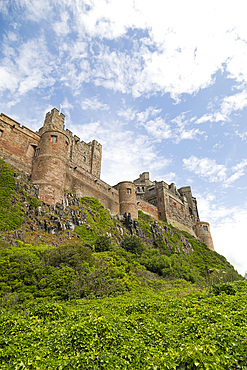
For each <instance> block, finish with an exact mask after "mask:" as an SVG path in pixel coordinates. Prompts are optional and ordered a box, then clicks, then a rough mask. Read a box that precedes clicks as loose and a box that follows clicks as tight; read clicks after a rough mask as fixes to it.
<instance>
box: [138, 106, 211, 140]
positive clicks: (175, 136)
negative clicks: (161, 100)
mask: <svg viewBox="0 0 247 370" xmlns="http://www.w3.org/2000/svg"><path fill="white" fill-rule="evenodd" d="M158 113H160V110H158V109H153V110H149V109H147V110H146V111H144V112H141V113H138V114H137V117H138V120H139V121H140V123H139V125H141V126H143V127H145V129H146V131H147V133H148V134H149V135H151V136H153V137H154V138H156V139H157V140H158V141H161V140H165V139H172V140H173V141H174V142H175V143H177V144H178V143H179V142H180V141H181V140H193V139H197V137H198V136H199V135H204V134H205V132H204V131H200V130H199V129H198V128H190V127H191V124H193V121H194V118H192V119H190V120H189V119H186V118H185V114H184V113H182V114H181V115H179V116H177V117H175V118H174V119H173V120H171V121H170V122H169V123H167V122H166V121H165V120H164V119H163V118H162V117H159V116H158V117H155V118H154V119H152V120H147V119H148V118H149V116H150V115H152V116H155V115H157V114H158Z"/></svg>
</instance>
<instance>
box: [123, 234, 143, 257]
mask: <svg viewBox="0 0 247 370" xmlns="http://www.w3.org/2000/svg"><path fill="white" fill-rule="evenodd" d="M121 247H122V248H124V249H125V250H126V251H127V252H131V253H134V254H139V255H140V254H142V252H143V251H144V250H145V249H146V246H145V244H144V243H143V242H142V241H141V239H140V238H138V237H136V236H126V237H125V238H124V239H123V240H122V242H121Z"/></svg>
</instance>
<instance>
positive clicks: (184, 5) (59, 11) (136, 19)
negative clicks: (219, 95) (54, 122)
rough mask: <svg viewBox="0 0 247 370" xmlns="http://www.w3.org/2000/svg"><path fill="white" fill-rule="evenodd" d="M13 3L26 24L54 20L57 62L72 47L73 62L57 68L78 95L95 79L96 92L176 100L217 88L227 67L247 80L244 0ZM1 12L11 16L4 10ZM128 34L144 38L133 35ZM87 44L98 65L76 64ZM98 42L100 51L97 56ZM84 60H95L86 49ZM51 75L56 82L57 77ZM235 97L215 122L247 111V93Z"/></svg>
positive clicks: (22, 0)
mask: <svg viewBox="0 0 247 370" xmlns="http://www.w3.org/2000/svg"><path fill="white" fill-rule="evenodd" d="M14 4H15V5H16V9H19V10H20V12H21V13H23V14H24V17H25V16H26V17H27V19H31V20H32V21H36V22H38V21H40V20H41V19H43V18H44V19H48V20H49V22H50V24H51V25H52V26H51V27H53V30H54V31H55V34H56V36H57V37H58V39H57V41H58V42H57V46H55V50H54V54H53V57H55V55H56V51H57V50H58V49H59V50H60V52H61V54H62V55H64V56H66V48H67V57H68V59H67V60H66V61H63V62H62V63H61V65H60V68H59V69H58V70H57V72H58V74H59V73H60V81H61V82H63V83H65V84H66V86H70V87H71V88H72V89H73V90H74V91H76V93H78V89H81V87H82V84H83V83H84V82H88V81H89V80H91V81H93V82H94V83H95V85H96V86H104V87H106V88H108V89H112V90H114V91H120V92H122V93H129V92H131V93H132V94H133V96H134V97H138V96H140V95H141V94H154V93H156V92H162V93H166V92H168V93H170V94H171V96H172V97H173V98H174V99H176V100H178V99H179V97H180V96H181V94H183V93H187V94H193V93H196V92H197V91H199V90H200V89H203V88H205V87H208V86H209V85H212V84H213V83H214V81H215V79H214V75H215V73H216V72H217V71H219V70H223V69H225V70H226V71H227V73H228V74H229V77H230V78H233V79H235V80H236V81H237V82H239V83H243V82H247V66H246V64H245V63H243V62H242V61H243V60H246V56H247V43H246V41H247V32H246V20H245V17H244V16H243V14H245V2H244V1H241V0H240V1H238V6H236V5H235V4H233V3H232V2H230V1H227V2H226V1H222V0H218V1H217V2H215V1H213V0H208V1H207V2H200V3H199V2H198V1H195V0H188V1H186V2H185V1H181V0H174V1H172V2H164V1H163V0H154V1H153V2H150V1H148V0H125V1H124V2H119V1H113V0H100V1H99V0H97V1H95V0H90V1H84V2H81V1H79V0H70V1H69V2H68V1H65V0H61V1H59V2H55V1H53V0H43V1H39V0H15V1H14ZM1 6H2V9H3V10H4V11H5V12H6V5H1ZM178 9H179V12H178ZM191 9H193V11H191ZM222 9H224V12H222ZM219 19H220V21H219ZM185 20H186V25H185ZM209 23H210V27H208V24H209ZM130 30H131V31H132V33H133V31H134V30H135V31H136V33H138V31H140V30H142V31H143V32H142V34H140V36H135V37H132V36H131V35H130V34H129V33H128V32H129V31H130ZM69 32H72V33H73V41H72V42H71V40H70V41H69V42H68V40H66V37H67V36H68V33H69ZM99 38H100V40H101V41H100V43H99V41H98V39H99ZM121 38H122V39H124V40H126V41H129V40H132V41H133V43H132V47H131V46H130V47H128V48H126V47H122V51H120V49H121V47H120V48H119V49H118V51H116V49H114V48H113V47H109V46H106V43H105V40H106V39H108V40H116V42H118V41H121V40H120V39H121ZM82 40H84V41H85V40H86V41H87V42H88V45H90V47H91V53H92V54H93V59H92V58H91V61H90V62H89V60H84V61H81V63H79V64H78V63H77V62H76V60H77V61H78V60H79V59H78V58H77V56H75V57H73V52H72V51H73V50H72V49H73V47H74V46H75V44H76V43H77V42H78V43H82V42H83V41H82ZM96 40H97V41H96ZM96 43H98V46H97V47H99V45H100V47H101V49H100V50H98V51H97V52H96V51H95V45H96ZM73 45H74V46H73ZM118 45H121V42H120V43H119V44H118ZM63 48H64V50H62V49H63ZM84 51H85V50H84ZM68 53H69V54H70V55H68ZM75 54H76V53H75ZM77 55H79V54H77ZM209 55H210V58H209V57H208V56H209ZM84 57H85V58H86V57H90V56H89V55H87V51H86V52H85V55H84ZM58 63H60V61H58ZM7 72H8V70H5V73H7ZM36 74H38V71H36ZM49 74H50V77H51V75H52V72H51V71H50V72H49ZM9 75H10V74H9ZM20 79H21V76H19V78H18V80H17V82H16V83H17V84H19V80H20ZM38 79H39V76H38ZM36 80H37V77H36V76H33V77H30V76H29V81H28V82H26V83H24V84H23V86H22V87H21V91H26V90H28V89H31V88H34V86H35V81H36ZM14 85H15V84H13V82H12V86H14ZM3 86H4V87H5V88H6V84H3ZM12 88H14V87H12ZM240 94H241V92H240ZM245 94H246V92H245ZM236 99H237V102H234V101H232V100H231V98H229V99H227V98H226V100H225V101H224V102H223V105H222V117H221V118H220V116H217V117H211V119H214V120H220V119H223V118H224V115H225V114H228V112H229V111H230V110H231V109H243V107H244V106H246V98H245V97H244V92H243V93H242V97H241V96H238V97H236ZM241 99H242V101H241ZM224 112H225V113H224ZM208 118H209V117H208ZM204 119H205V117H204ZM201 120H203V118H201ZM191 135H192V133H191Z"/></svg>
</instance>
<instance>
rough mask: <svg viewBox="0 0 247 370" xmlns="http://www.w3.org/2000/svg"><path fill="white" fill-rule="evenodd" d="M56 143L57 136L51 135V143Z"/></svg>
mask: <svg viewBox="0 0 247 370" xmlns="http://www.w3.org/2000/svg"><path fill="white" fill-rule="evenodd" d="M56 142H57V136H54V135H51V143H56Z"/></svg>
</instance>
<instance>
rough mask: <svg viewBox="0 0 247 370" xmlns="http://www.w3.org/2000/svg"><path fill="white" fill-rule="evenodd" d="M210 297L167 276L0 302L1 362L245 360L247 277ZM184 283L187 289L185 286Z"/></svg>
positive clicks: (190, 364) (6, 365) (221, 363)
mask: <svg viewBox="0 0 247 370" xmlns="http://www.w3.org/2000/svg"><path fill="white" fill-rule="evenodd" d="M228 287H230V289H233V290H235V294H234V295H232V294H226V292H223V291H222V292H221V293H220V295H217V296H215V295H214V294H213V293H212V294H211V295H208V294H205V293H201V292H196V291H192V290H189V289H188V287H187V288H186V286H184V285H180V284H179V282H174V283H173V286H172V285H170V289H169V290H167V291H166V292H160V293H154V292H153V291H149V290H144V291H143V292H142V293H138V294H137V293H136V294H127V295H124V296H122V297H116V298H110V299H109V298H103V299H100V300H99V299H98V300H97V299H94V300H86V299H82V300H78V301H72V302H69V303H66V304H65V303H61V302H60V303H57V302H54V301H46V300H36V301H30V302H27V303H26V304H22V305H19V306H17V307H16V308H8V309H2V311H1V317H0V333H1V335H0V348H1V349H0V362H1V369H24V368H28V369H88V370H90V369H91V370H97V369H107V370H111V369H112V370H115V369H150V370H151V369H152V370H153V369H160V370H161V369H180V370H182V369H183V370H185V369H193V370H194V369H204V370H209V369H213V370H216V369H217V370H226V369H228V370H230V369H232V370H233V369H243V370H244V369H246V367H247V346H246V342H247V320H246V318H247V310H246V302H247V282H246V281H243V282H235V283H228ZM190 289H191V288H190Z"/></svg>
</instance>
